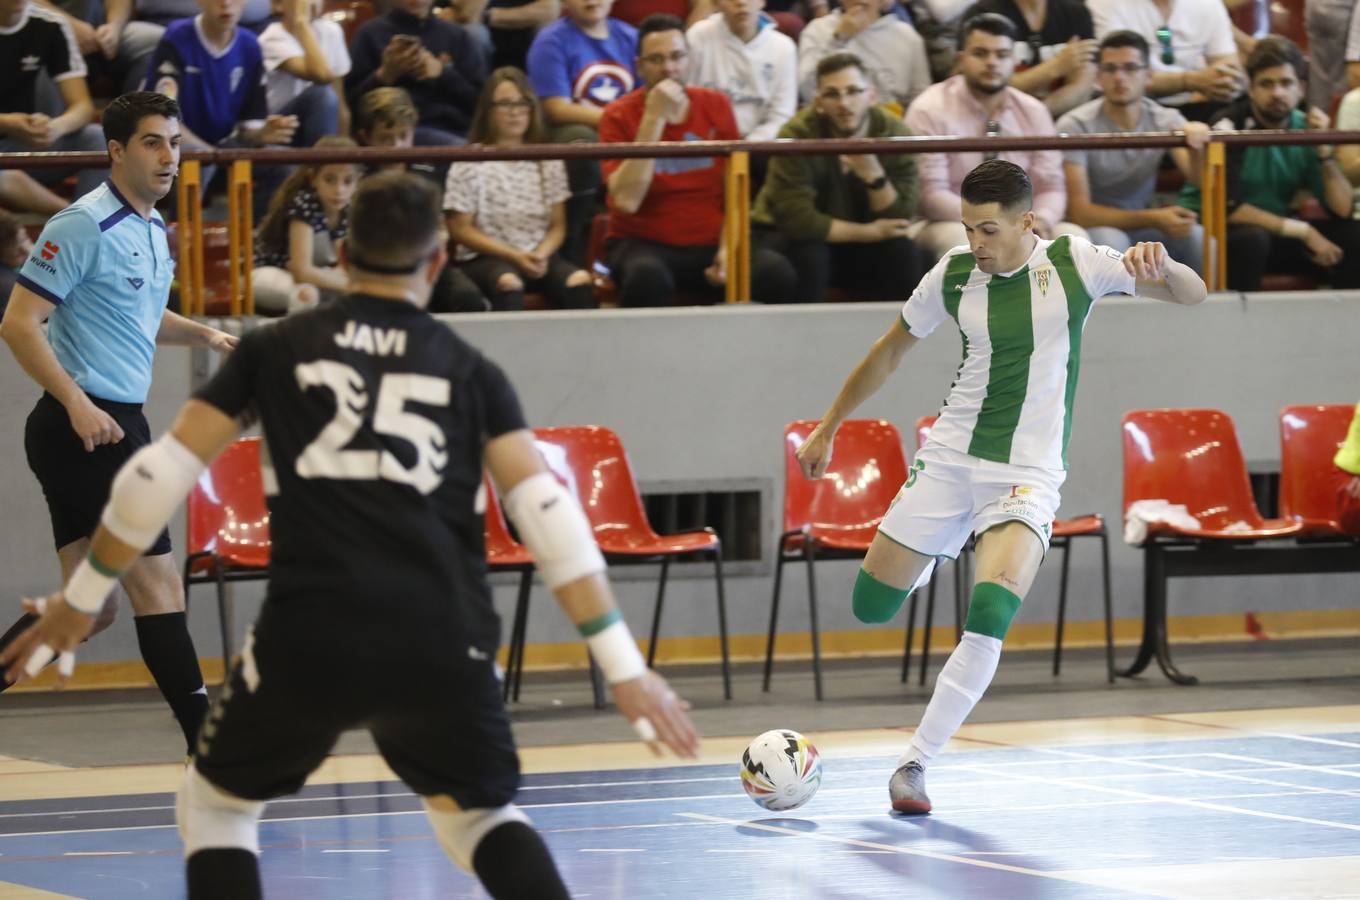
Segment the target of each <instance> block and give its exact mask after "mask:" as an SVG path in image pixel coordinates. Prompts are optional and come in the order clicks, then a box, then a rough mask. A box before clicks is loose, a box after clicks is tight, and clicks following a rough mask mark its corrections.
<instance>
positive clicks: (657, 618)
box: [647, 556, 671, 669]
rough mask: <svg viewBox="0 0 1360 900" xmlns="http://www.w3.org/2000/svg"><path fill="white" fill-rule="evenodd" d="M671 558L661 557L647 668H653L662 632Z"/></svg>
mask: <svg viewBox="0 0 1360 900" xmlns="http://www.w3.org/2000/svg"><path fill="white" fill-rule="evenodd" d="M670 568H671V558H670V557H669V556H663V557H661V581H660V583H659V584H658V585H657V586H656V606H655V608H653V609H652V639H651V641H650V642H648V644H647V668H649V669H650V668H652V662H653V661H654V660H655V659H656V638H657V635H658V634H659V633H660V632H661V605H662V604H663V603H665V602H666V573H667V572H669V571H670Z"/></svg>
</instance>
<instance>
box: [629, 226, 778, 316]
mask: <svg viewBox="0 0 1360 900" xmlns="http://www.w3.org/2000/svg"><path fill="white" fill-rule="evenodd" d="M717 252H718V248H717V247H714V246H713V245H711V244H707V245H700V246H693V247H677V246H675V245H673V244H661V243H657V242H656V241H644V240H641V239H639V238H622V239H619V240H614V241H610V242H609V245H608V246H607V247H606V248H605V256H606V258H607V259H608V260H609V271H610V273H611V274H612V275H613V277H614V282H615V283H616V284H617V285H618V286H619V302H620V303H621V304H622V305H623V306H668V305H670V304H671V303H672V302H673V300H674V298H675V294H676V292H677V291H680V292H683V293H685V294H687V295H691V296H699V297H703V298H705V299H709V298H711V299H712V300H713V301H715V302H716V301H717V300H719V299H721V297H722V296H723V289H722V288H717V287H714V286H713V285H711V284H709V283H708V279H706V278H705V277H704V270H705V269H707V268H708V267H709V266H710V265H712V264H713V256H714V254H715V253H717ZM797 294H798V282H797V275H796V274H795V273H794V269H793V266H792V265H790V264H789V261H788V260H787V259H785V258H784V257H782V256H780V255H779V254H778V253H775V252H774V251H772V250H766V249H752V251H751V297H750V299H752V300H756V301H759V302H761V303H779V302H784V301H787V300H792V299H795V298H796V297H797Z"/></svg>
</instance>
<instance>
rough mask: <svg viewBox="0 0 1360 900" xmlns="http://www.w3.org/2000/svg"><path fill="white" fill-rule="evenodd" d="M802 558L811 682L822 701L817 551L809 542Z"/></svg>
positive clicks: (804, 544)
mask: <svg viewBox="0 0 1360 900" xmlns="http://www.w3.org/2000/svg"><path fill="white" fill-rule="evenodd" d="M803 558H804V559H806V560H807V570H808V612H809V614H810V617H811V624H812V680H813V682H814V685H815V687H816V694H817V699H818V700H821V699H822V643H821V638H820V636H819V634H818V631H817V570H816V559H817V551H816V549H815V548H814V545H813V543H812V541H811V540H807V541H804V543H803Z"/></svg>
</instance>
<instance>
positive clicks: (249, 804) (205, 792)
mask: <svg viewBox="0 0 1360 900" xmlns="http://www.w3.org/2000/svg"><path fill="white" fill-rule="evenodd" d="M263 811H264V803H262V802H260V801H258V800H245V799H242V798H240V797H235V796H233V795H231V794H228V793H227V792H226V791H224V790H222V789H221V788H219V787H217V786H215V785H214V784H212V783H211V782H210V781H208V779H206V778H204V777H203V776H202V775H200V774H199V772H198V769H197V767H195V766H190V767H189V768H188V769H187V770H186V771H185V773H184V781H183V782H182V783H181V784H180V789H179V796H178V797H177V798H176V799H175V821H176V823H177V824H178V825H179V835H180V838H181V839H182V840H183V841H184V855H185V856H186V857H188V856H192V855H193V854H194V853H196V852H198V851H199V850H211V849H225V848H234V849H239V850H249V851H250V852H251V853H254V854H257V855H258V854H259V852H260V829H259V824H260V813H261V812H263Z"/></svg>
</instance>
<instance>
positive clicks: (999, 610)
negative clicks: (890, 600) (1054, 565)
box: [888, 521, 1044, 813]
mask: <svg viewBox="0 0 1360 900" xmlns="http://www.w3.org/2000/svg"><path fill="white" fill-rule="evenodd" d="M1043 557H1044V544H1043V541H1042V540H1040V538H1039V536H1038V535H1037V534H1035V533H1034V530H1033V529H1031V528H1030V527H1029V526H1028V525H1026V524H1024V523H1022V522H1018V521H1010V522H1005V523H1003V524H1001V525H998V526H996V527H994V528H992V529H990V530H988V531H987V532H986V533H984V534H983V535H982V536H981V537H979V538H978V542H977V580H976V582H975V583H974V585H973V596H972V600H971V601H970V603H969V605H968V618H967V620H966V621H965V622H964V624H963V638H962V640H960V641H959V644H958V646H957V647H955V648H954V652H953V653H951V654H950V655H949V661H948V662H946V663H945V665H944V668H943V669H942V670H941V671H940V675H939V678H938V679H936V681H935V692H934V693H933V694H932V695H931V697H930V703H929V704H928V705H927V706H926V711H925V715H923V716H922V717H921V724H920V725H918V726H917V728H916V733H915V734H914V735H913V736H912V739H911V746H910V747H908V748H907V752H906V753H904V754H903V755H902V758H901V759H900V760H899V761H898V769H897V771H896V772H894V773H893V776H892V780H891V781H890V782H889V784H888V792H889V795H890V796H891V798H892V806H893V809H895V810H897V811H898V812H904V813H927V812H930V798H929V797H928V796H927V795H926V790H925V769H926V766H928V765H929V764H930V761H931V759H933V758H934V757H935V755H936V754H937V753H939V752H940V750H941V749H943V748H944V745H945V744H946V743H947V742H948V741H949V739H950V738H951V737H953V736H954V732H956V731H958V730H959V726H961V725H962V724H963V722H964V720H965V719H966V718H968V714H969V713H970V712H972V711H973V707H974V706H975V705H977V702H978V701H979V700H981V699H982V695H983V693H985V692H986V690H987V686H988V685H989V684H991V683H992V676H993V675H995V674H996V666H997V663H998V662H999V661H1000V659H1001V643H1002V641H1003V640H1005V637H1006V632H1007V631H1008V630H1009V629H1010V625H1011V619H1013V618H1014V617H1015V613H1016V611H1017V610H1019V609H1020V603H1021V601H1022V600H1024V598H1025V594H1027V593H1028V592H1029V589H1030V586H1031V585H1032V584H1033V583H1034V576H1035V575H1036V574H1037V573H1038V571H1039V563H1040V562H1042V560H1043Z"/></svg>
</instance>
